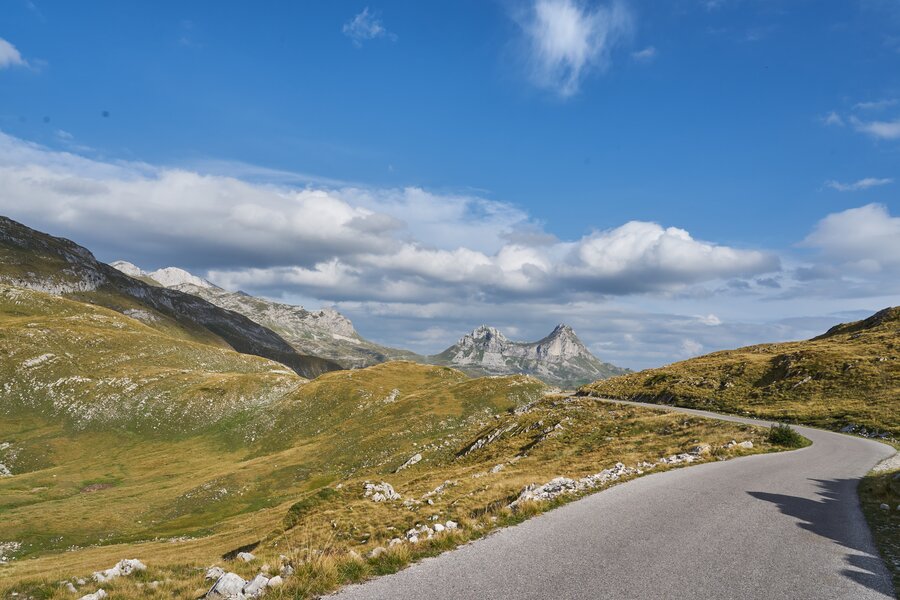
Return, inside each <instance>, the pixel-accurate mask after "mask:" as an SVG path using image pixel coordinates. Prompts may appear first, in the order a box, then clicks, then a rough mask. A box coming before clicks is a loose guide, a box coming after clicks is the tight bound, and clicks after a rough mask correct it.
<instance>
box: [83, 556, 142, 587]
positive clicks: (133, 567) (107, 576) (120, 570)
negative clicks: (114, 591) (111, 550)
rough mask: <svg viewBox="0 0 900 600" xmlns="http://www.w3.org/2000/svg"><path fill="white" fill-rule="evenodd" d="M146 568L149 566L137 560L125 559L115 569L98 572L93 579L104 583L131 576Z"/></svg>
mask: <svg viewBox="0 0 900 600" xmlns="http://www.w3.org/2000/svg"><path fill="white" fill-rule="evenodd" d="M146 568H147V565H145V564H144V563H142V562H141V561H139V560H138V559H136V558H125V559H122V560H120V561H119V562H117V563H116V565H115V566H114V567H111V568H109V569H106V570H105V571H97V572H96V573H94V574H93V575H92V577H93V578H94V581H96V582H97V583H103V582H105V581H109V580H111V579H115V578H116V577H121V576H122V575H130V574H132V573H133V572H135V571H143V570H145V569H146Z"/></svg>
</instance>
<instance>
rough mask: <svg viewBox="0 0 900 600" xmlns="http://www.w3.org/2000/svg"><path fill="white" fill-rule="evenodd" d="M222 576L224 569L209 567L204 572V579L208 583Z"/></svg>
mask: <svg viewBox="0 0 900 600" xmlns="http://www.w3.org/2000/svg"><path fill="white" fill-rule="evenodd" d="M224 574H225V569H223V568H222V567H210V568H208V569H207V570H206V576H205V579H207V580H209V581H212V580H216V579H218V578H219V577H221V576H222V575H224Z"/></svg>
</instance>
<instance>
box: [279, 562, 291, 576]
mask: <svg viewBox="0 0 900 600" xmlns="http://www.w3.org/2000/svg"><path fill="white" fill-rule="evenodd" d="M293 574H294V567H292V566H291V565H282V566H281V576H282V577H290V576H291V575H293Z"/></svg>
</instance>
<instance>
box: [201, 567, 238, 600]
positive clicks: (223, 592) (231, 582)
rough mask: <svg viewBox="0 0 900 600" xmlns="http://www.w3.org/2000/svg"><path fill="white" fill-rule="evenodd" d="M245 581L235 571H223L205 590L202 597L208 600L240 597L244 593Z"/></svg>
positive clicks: (229, 599) (225, 599) (226, 599)
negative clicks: (207, 589)
mask: <svg viewBox="0 0 900 600" xmlns="http://www.w3.org/2000/svg"><path fill="white" fill-rule="evenodd" d="M245 585H247V582H246V581H245V580H244V578H243V577H241V576H240V575H238V574H237V573H225V574H224V575H222V576H221V577H219V579H218V580H217V581H216V582H215V583H214V584H213V586H212V587H211V588H210V589H209V591H208V592H206V595H205V596H204V598H209V599H210V600H220V599H221V600H233V599H236V598H237V599H240V598H242V597H243V594H244V586H245Z"/></svg>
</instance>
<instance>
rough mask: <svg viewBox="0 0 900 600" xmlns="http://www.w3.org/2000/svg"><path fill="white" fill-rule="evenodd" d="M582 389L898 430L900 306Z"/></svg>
mask: <svg viewBox="0 0 900 600" xmlns="http://www.w3.org/2000/svg"><path fill="white" fill-rule="evenodd" d="M579 393H580V394H586V395H592V396H607V397H612V398H622V399H633V400H640V401H645V402H657V403H664V404H675V405H678V406H688V407H693V408H704V409H709V410H714V411H720V412H731V413H739V414H743V415H752V416H755V417H760V418H764V419H777V420H783V421H792V422H799V423H807V424H811V425H815V426H818V427H824V428H827V429H835V430H844V431H852V432H859V433H867V434H869V435H880V434H888V435H893V436H895V437H896V436H898V435H900V307H894V308H886V309H884V310H882V311H879V312H877V313H875V314H874V315H872V316H871V317H869V318H867V319H863V320H861V321H855V322H852V323H844V324H841V325H837V326H835V327H832V328H831V329H829V330H828V331H827V332H825V333H824V334H822V335H820V336H818V337H815V338H813V339H811V340H806V341H800V342H785V343H778V344H760V345H757V346H748V347H746V348H738V349H737V350H725V351H721V352H714V353H712V354H707V355H705V356H699V357H697V358H692V359H690V360H686V361H683V362H679V363H675V364H672V365H668V366H665V367H661V368H659V369H649V370H646V371H641V372H640V373H632V374H629V375H624V376H622V377H616V378H614V379H608V380H605V381H598V382H595V383H593V384H591V385H587V386H585V387H583V388H582V389H581V390H580V391H579Z"/></svg>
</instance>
